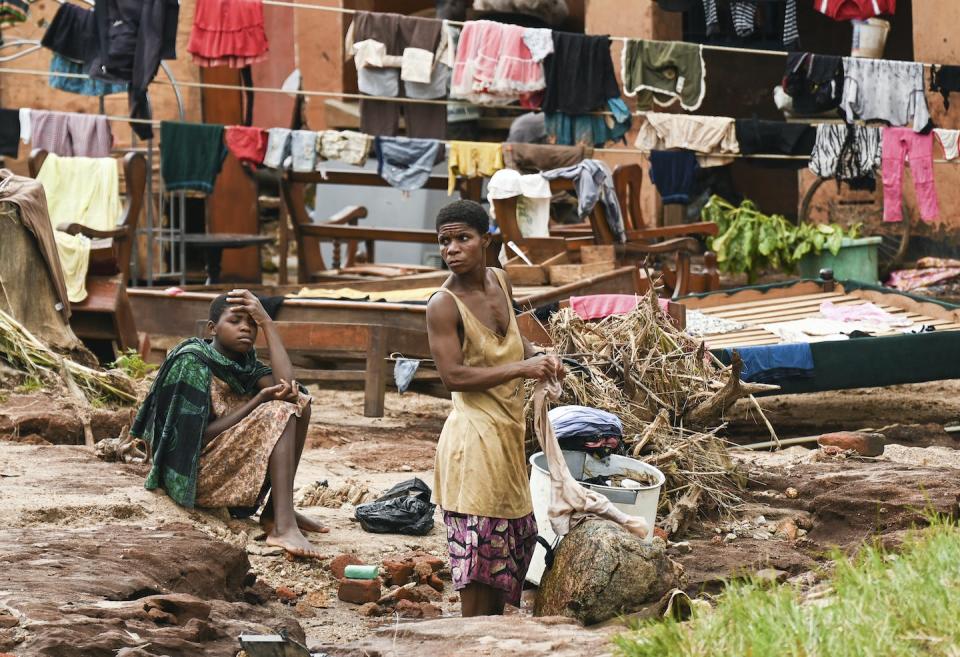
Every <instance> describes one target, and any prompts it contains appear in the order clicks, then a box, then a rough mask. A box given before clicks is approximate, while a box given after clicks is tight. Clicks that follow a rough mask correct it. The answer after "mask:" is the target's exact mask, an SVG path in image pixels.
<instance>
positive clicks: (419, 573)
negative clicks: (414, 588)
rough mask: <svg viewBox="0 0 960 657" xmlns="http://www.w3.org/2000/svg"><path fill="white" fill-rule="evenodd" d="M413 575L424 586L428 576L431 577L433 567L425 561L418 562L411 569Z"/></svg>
mask: <svg viewBox="0 0 960 657" xmlns="http://www.w3.org/2000/svg"><path fill="white" fill-rule="evenodd" d="M413 574H414V575H415V576H416V578H417V582H419V583H420V584H426V583H427V580H429V579H430V576H431V575H433V567H432V566H431V565H430V564H428V563H427V562H425V561H420V562H418V563H417V564H416V565H414V567H413Z"/></svg>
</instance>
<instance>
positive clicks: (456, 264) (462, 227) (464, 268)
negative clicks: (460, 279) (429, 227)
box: [437, 223, 490, 274]
mask: <svg viewBox="0 0 960 657" xmlns="http://www.w3.org/2000/svg"><path fill="white" fill-rule="evenodd" d="M437 242H439V243H440V257H442V258H443V261H444V262H445V263H446V264H447V267H448V268H449V269H450V271H452V272H453V273H454V274H465V273H467V272H469V271H473V270H475V269H478V268H483V267H486V264H487V246H488V245H489V244H490V235H489V234H485V235H481V234H480V233H478V232H477V229H476V228H473V227H472V226H469V225H467V224H465V223H449V224H443V225H442V226H440V228H439V229H438V230H437Z"/></svg>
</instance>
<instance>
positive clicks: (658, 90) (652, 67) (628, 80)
mask: <svg viewBox="0 0 960 657" xmlns="http://www.w3.org/2000/svg"><path fill="white" fill-rule="evenodd" d="M620 75H621V77H622V78H623V92H624V93H625V94H626V95H627V96H636V97H637V107H638V108H639V109H650V108H651V107H653V103H656V104H657V105H660V106H662V107H668V106H670V105H672V104H673V103H674V102H675V101H678V100H679V101H680V107H682V108H683V109H685V110H687V111H693V110H695V109H697V108H699V107H700V104H701V103H702V102H703V97H704V95H706V93H707V85H706V66H705V65H704V63H703V47H702V46H701V45H699V44H693V43H682V42H680V41H645V40H638V39H627V42H626V44H625V45H624V47H623V56H622V58H621V66H620Z"/></svg>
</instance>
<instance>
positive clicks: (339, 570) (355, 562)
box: [330, 554, 363, 579]
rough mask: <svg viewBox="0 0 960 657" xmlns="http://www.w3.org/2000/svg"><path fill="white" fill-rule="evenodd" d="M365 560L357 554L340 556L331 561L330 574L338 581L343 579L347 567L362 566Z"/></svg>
mask: <svg viewBox="0 0 960 657" xmlns="http://www.w3.org/2000/svg"><path fill="white" fill-rule="evenodd" d="M362 565H363V560H361V559H360V557H358V556H357V555H355V554H338V555H337V556H335V557H334V558H333V559H331V560H330V572H331V574H333V576H334V577H335V578H337V579H343V571H344V569H346V567H347V566H362Z"/></svg>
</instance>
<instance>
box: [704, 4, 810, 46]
mask: <svg viewBox="0 0 960 657" xmlns="http://www.w3.org/2000/svg"><path fill="white" fill-rule="evenodd" d="M771 4H773V3H772V2H766V3H765V5H766V7H765V9H767V11H770V10H771V9H772V7H771ZM777 4H782V5H783V32H782V35H781V41H782V43H783V47H784V48H785V49H786V50H791V49H796V48H797V47H798V44H799V42H800V31H799V28H798V24H797V0H779V1H778V2H777ZM703 13H704V16H705V18H706V25H707V30H706V34H707V36H708V37H710V36H716V35H718V34H720V33H721V32H722V31H723V30H722V28H721V25H720V15H719V12H718V11H717V0H703ZM730 16H731V20H732V22H733V29H734V33H735V34H736V35H737V36H738V37H740V38H748V37H752V36H753V35H754V33H755V32H756V30H757V0H731V1H730Z"/></svg>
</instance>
